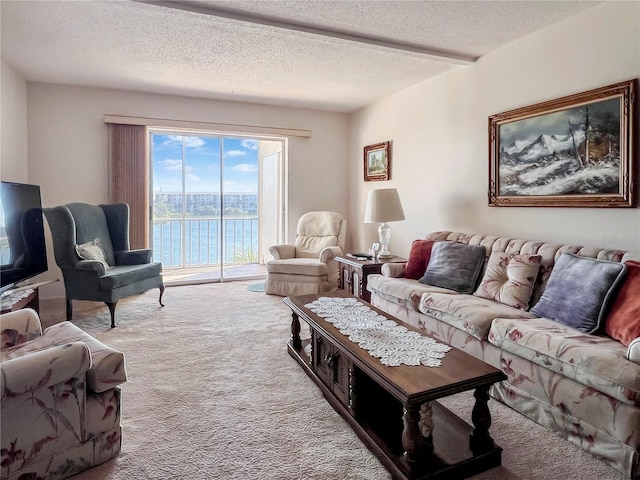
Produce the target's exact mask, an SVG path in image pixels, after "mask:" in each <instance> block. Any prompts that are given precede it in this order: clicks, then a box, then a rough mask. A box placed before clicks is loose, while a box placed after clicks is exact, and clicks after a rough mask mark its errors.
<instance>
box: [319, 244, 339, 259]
mask: <svg viewBox="0 0 640 480" xmlns="http://www.w3.org/2000/svg"><path fill="white" fill-rule="evenodd" d="M338 255H342V248H340V247H336V246H334V247H326V248H323V249H322V251H321V252H320V261H321V262H322V263H329V261H330V260H331V259H332V258H335V257H337V256H338Z"/></svg>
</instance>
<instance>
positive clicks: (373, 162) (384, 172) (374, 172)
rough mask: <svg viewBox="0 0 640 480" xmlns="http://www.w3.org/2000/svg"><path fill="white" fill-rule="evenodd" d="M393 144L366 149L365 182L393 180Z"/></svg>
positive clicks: (378, 144) (384, 143)
mask: <svg viewBox="0 0 640 480" xmlns="http://www.w3.org/2000/svg"><path fill="white" fill-rule="evenodd" d="M390 146H391V142H383V143H377V144H375V145H368V146H366V147H364V181H365V182H371V181H376V180H389V179H390V178H391V173H390V172H391V149H390Z"/></svg>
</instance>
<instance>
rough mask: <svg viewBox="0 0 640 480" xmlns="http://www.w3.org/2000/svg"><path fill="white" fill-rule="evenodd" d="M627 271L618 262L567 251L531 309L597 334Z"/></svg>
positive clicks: (585, 331)
mask: <svg viewBox="0 0 640 480" xmlns="http://www.w3.org/2000/svg"><path fill="white" fill-rule="evenodd" d="M625 271H626V268H625V266H624V265H623V264H621V263H618V262H609V261H604V260H596V259H594V258H588V257H580V256H578V255H574V254H569V253H565V254H563V255H561V256H560V258H558V260H557V262H556V265H555V267H554V268H553V271H552V272H551V276H550V277H549V281H548V282H547V287H546V288H545V290H544V293H543V294H542V297H540V300H539V301H538V303H536V305H535V306H534V307H533V308H532V309H531V312H532V313H535V314H536V316H538V317H545V318H549V319H551V320H555V321H556V322H560V323H563V324H565V325H568V326H570V327H573V328H575V329H576V330H580V331H581V332H584V333H594V332H596V331H597V330H598V329H599V328H601V327H602V326H603V323H604V317H605V313H606V311H607V307H608V305H609V303H610V301H611V299H612V298H613V292H615V289H616V287H617V285H618V284H619V282H620V281H621V279H622V278H623V277H624V273H625Z"/></svg>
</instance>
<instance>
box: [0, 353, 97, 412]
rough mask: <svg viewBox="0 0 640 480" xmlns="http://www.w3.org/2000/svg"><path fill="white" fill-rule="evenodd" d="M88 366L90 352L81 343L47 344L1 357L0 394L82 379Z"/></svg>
mask: <svg viewBox="0 0 640 480" xmlns="http://www.w3.org/2000/svg"><path fill="white" fill-rule="evenodd" d="M90 367H91V353H90V352H89V347H88V346H87V344H86V343H83V342H73V343H68V344H66V345H59V346H55V347H50V348H46V349H44V350H39V351H36V352H30V353H26V354H25V355H23V356H20V357H15V358H11V359H9V360H3V361H2V364H0V368H1V369H2V383H0V397H1V398H2V400H5V399H7V398H12V397H17V396H18V395H22V394H24V393H28V392H33V391H34V390H37V389H39V388H44V387H50V386H52V385H56V384H58V383H62V382H66V381H67V380H71V379H72V378H81V379H84V378H85V375H86V372H87V370H89V368H90Z"/></svg>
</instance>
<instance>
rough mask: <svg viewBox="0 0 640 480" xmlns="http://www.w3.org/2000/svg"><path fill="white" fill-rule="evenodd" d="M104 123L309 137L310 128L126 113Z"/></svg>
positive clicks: (114, 116) (108, 116)
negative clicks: (135, 115)
mask: <svg viewBox="0 0 640 480" xmlns="http://www.w3.org/2000/svg"><path fill="white" fill-rule="evenodd" d="M104 123H118V124H122V125H145V126H147V127H159V128H182V129H188V130H215V131H219V132H227V133H240V134H246V133H254V134H264V135H280V136H285V137H301V138H311V130H304V129H300V128H282V127H263V126H259V125H236V124H231V123H214V122H196V121H189V120H172V119H167V118H149V117H130V116H127V115H105V116H104Z"/></svg>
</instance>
